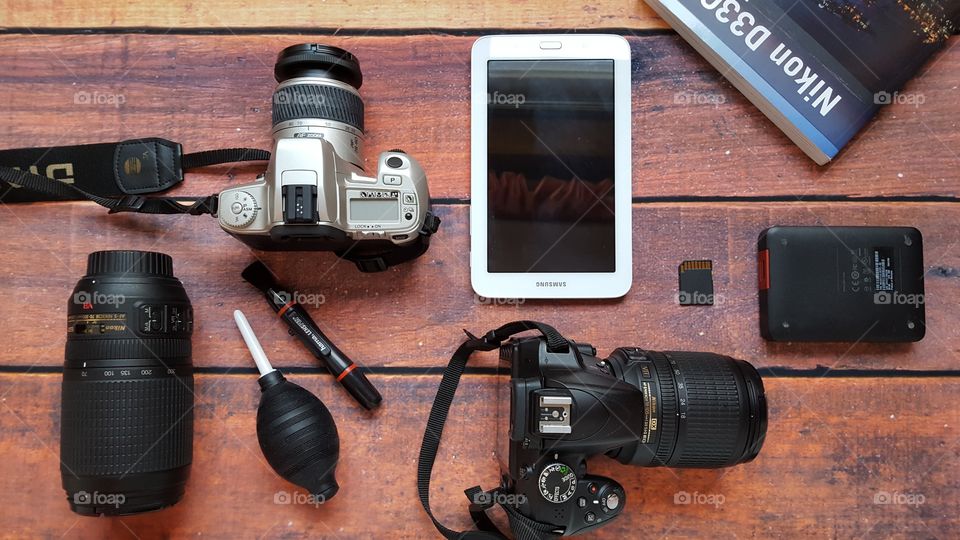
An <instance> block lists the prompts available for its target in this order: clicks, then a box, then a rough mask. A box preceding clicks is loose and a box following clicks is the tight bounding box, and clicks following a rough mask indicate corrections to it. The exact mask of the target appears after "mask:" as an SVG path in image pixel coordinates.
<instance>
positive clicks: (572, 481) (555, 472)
mask: <svg viewBox="0 0 960 540" xmlns="http://www.w3.org/2000/svg"><path fill="white" fill-rule="evenodd" d="M537 487H538V488H540V495H542V496H543V498H544V499H546V500H547V501H548V502H551V503H554V504H562V503H565V502H567V501H569V500H570V499H571V498H573V494H574V493H576V491H577V473H575V472H574V471H573V469H571V468H570V467H568V466H566V465H564V464H563V463H551V464H549V465H547V466H546V467H544V468H543V470H542V471H540V479H539V481H538V482H537Z"/></svg>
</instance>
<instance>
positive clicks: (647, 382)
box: [609, 348, 767, 468]
mask: <svg viewBox="0 0 960 540" xmlns="http://www.w3.org/2000/svg"><path fill="white" fill-rule="evenodd" d="M609 361H610V364H611V366H612V367H613V370H614V373H615V375H616V376H617V377H619V378H621V379H622V380H624V381H625V382H627V383H629V384H632V385H634V386H636V387H637V388H639V389H640V390H641V392H642V394H643V400H644V401H643V404H642V406H643V407H644V415H643V418H644V420H643V421H644V425H643V426H637V428H638V433H639V436H638V441H637V442H636V443H635V444H632V445H628V446H624V447H622V448H620V449H618V450H616V451H614V452H612V453H610V455H611V457H615V458H617V459H618V460H619V461H620V462H622V463H627V464H633V465H640V466H645V467H664V466H665V467H693V468H716V467H727V466H730V465H736V464H738V463H745V462H747V461H750V460H752V459H753V458H755V457H756V456H757V453H759V452H760V447H761V446H762V445H763V440H764V438H765V436H766V431H767V402H766V397H765V395H764V390H763V381H762V380H761V379H760V375H759V374H758V373H757V370H756V369H755V368H754V367H753V366H752V365H750V364H749V363H747V362H744V361H742V360H736V359H733V358H730V357H728V356H721V355H717V354H711V353H697V352H655V351H644V350H641V349H636V348H621V349H617V350H616V351H614V353H613V354H611V356H610V358H609Z"/></svg>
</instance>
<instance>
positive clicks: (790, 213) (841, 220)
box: [0, 202, 960, 370]
mask: <svg viewBox="0 0 960 540" xmlns="http://www.w3.org/2000/svg"><path fill="white" fill-rule="evenodd" d="M42 209H46V210H47V212H54V211H56V212H62V214H58V215H62V219H58V220H53V221H51V219H50V214H48V213H47V212H44V211H43V210H42ZM3 210H4V211H5V213H6V216H4V218H3V223H5V224H7V226H8V227H10V228H11V230H14V231H16V232H17V233H18V234H15V235H3V236H2V237H0V251H2V252H4V253H16V252H18V246H22V245H23V244H24V242H29V243H31V244H32V245H34V246H36V248H35V249H34V250H33V251H32V253H31V254H30V256H28V257H12V258H10V259H9V260H8V261H7V262H6V264H5V270H6V272H7V274H6V275H5V276H4V278H5V279H4V290H5V291H7V296H8V297H9V298H12V299H13V301H7V302H2V303H0V320H3V321H17V320H20V321H35V324H15V325H10V327H9V329H8V330H7V335H8V336H10V338H12V340H13V342H15V343H18V346H17V347H16V348H7V349H5V350H2V351H0V365H16V366H21V367H23V366H33V365H36V366H55V365H58V364H60V363H62V361H63V342H64V339H65V336H66V334H65V324H64V319H65V313H66V306H67V303H68V302H70V301H71V291H72V289H73V286H74V285H75V284H76V281H77V280H78V279H79V278H80V276H82V275H83V273H84V271H85V268H86V254H87V253H89V252H91V251H96V250H97V249H118V248H136V249H153V250H159V251H163V252H165V253H168V254H170V255H171V256H172V257H173V258H174V261H175V272H176V274H177V275H178V277H180V279H181V280H182V281H183V282H184V284H185V287H186V289H187V292H188V293H189V295H190V297H191V299H192V301H193V304H194V308H195V311H196V314H197V320H198V322H197V327H196V331H195V334H194V339H193V343H194V362H195V363H196V365H198V366H230V367H250V366H251V363H250V358H249V355H248V353H247V352H246V348H245V346H244V344H243V340H242V339H240V334H239V333H238V332H237V330H236V328H235V326H234V323H233V318H232V315H231V313H232V312H233V310H234V309H238V308H239V309H242V310H243V311H244V312H245V313H246V314H247V315H248V316H249V317H250V320H251V324H252V325H253V327H254V328H255V329H256V330H257V331H258V332H259V333H260V335H261V341H262V342H263V344H264V347H265V348H266V350H267V352H268V354H270V356H271V358H273V360H274V362H275V363H277V364H278V365H280V366H297V367H310V366H317V362H316V360H315V359H314V358H313V357H312V356H310V355H309V354H308V353H307V352H306V350H305V349H303V347H302V346H301V345H300V344H299V343H298V342H297V341H296V340H294V339H292V338H290V337H289V336H288V335H287V334H286V327H285V326H284V325H283V323H281V322H280V321H279V320H277V318H276V317H275V316H274V315H273V311H272V310H270V308H269V307H268V306H267V304H266V301H265V300H264V299H263V298H262V297H261V296H260V294H259V293H258V292H257V291H256V289H254V288H253V287H251V286H250V285H248V284H247V283H246V282H244V281H243V280H242V279H241V278H240V272H241V271H242V270H243V268H244V267H245V266H246V265H247V264H249V263H250V262H252V261H253V260H255V259H254V256H253V255H252V254H251V253H250V252H249V251H248V250H247V249H246V248H245V247H244V246H243V245H242V244H241V243H240V242H239V241H238V240H235V239H233V238H231V237H230V236H228V235H227V234H226V233H224V232H222V231H221V230H220V229H219V227H218V225H217V224H216V221H215V220H213V219H212V218H209V217H177V216H129V215H107V214H106V212H105V211H104V210H102V209H101V208H99V207H97V206H95V205H93V204H92V203H68V204H55V203H54V204H42V205H39V204H38V205H30V206H23V205H20V206H17V205H6V206H5V207H3ZM436 210H437V213H438V214H439V216H440V217H441V219H442V220H443V224H442V226H441V230H440V232H439V233H438V234H437V235H436V236H435V237H434V239H433V241H432V243H431V248H430V251H429V252H428V253H427V254H426V255H425V256H424V257H422V258H420V259H418V260H416V261H414V262H412V263H410V264H407V265H404V266H401V267H395V268H393V269H391V270H389V271H388V272H386V273H384V274H360V273H359V272H357V270H356V269H355V268H354V267H353V265H352V264H351V263H347V262H341V261H338V260H337V259H336V258H335V257H334V256H332V255H331V254H329V253H259V254H258V255H259V257H260V258H261V259H263V260H264V261H266V262H267V263H268V265H269V266H270V267H271V268H273V269H274V270H275V271H276V273H277V275H278V277H279V278H281V279H282V280H284V281H285V283H284V285H285V286H287V287H288V288H291V289H293V290H294V291H295V292H296V293H297V294H298V295H299V296H300V297H301V299H302V300H303V301H304V303H305V304H309V303H311V302H313V305H311V306H310V311H311V313H312V314H313V315H314V318H315V319H316V320H317V322H318V323H319V324H320V327H321V329H322V330H323V331H324V332H326V333H327V334H328V335H329V336H330V337H331V339H333V340H335V341H336V342H337V343H338V344H339V345H340V347H341V348H342V349H343V350H344V351H345V352H347V354H349V355H351V356H352V357H353V359H354V360H355V361H357V362H358V363H361V364H363V365H366V366H369V367H412V366H415V367H431V366H439V365H444V364H445V363H446V359H448V358H449V355H450V354H451V353H452V352H453V350H454V349H455V348H456V346H457V344H458V343H459V342H460V341H461V340H462V338H463V334H462V332H461V331H460V329H461V328H467V329H470V330H472V331H476V332H485V331H487V330H490V329H492V328H495V327H497V326H499V325H501V324H503V323H505V322H508V321H510V320H514V319H521V318H528V319H534V320H543V321H545V322H552V323H553V324H555V325H556V326H557V327H558V329H560V330H561V331H563V332H564V333H566V334H567V335H568V337H570V338H571V339H577V340H580V341H590V342H592V343H593V344H594V345H596V346H597V347H598V348H600V350H602V351H609V350H611V349H613V348H615V347H619V346H628V345H636V346H642V347H647V348H651V349H659V350H690V349H693V350H711V351H715V352H721V353H724V354H729V355H733V356H737V357H740V358H744V359H746V360H749V361H751V362H755V363H757V364H758V365H762V366H775V367H792V368H798V369H815V368H817V367H818V366H821V367H828V368H850V369H907V370H932V369H936V370H944V369H953V368H955V367H956V360H957V353H958V351H960V311H958V310H957V309H956V306H957V305H958V303H960V287H958V283H960V273H958V271H957V269H958V268H960V249H958V242H960V239H958V238H957V236H956V230H955V228H956V223H957V218H958V217H960V208H958V206H957V205H956V204H953V203H898V204H885V203H852V202H851V203H767V204H758V203H738V204H732V203H727V204H723V205H717V204H707V203H651V204H637V205H634V276H635V278H634V285H633V288H632V289H631V291H630V293H628V294H627V296H626V297H625V298H624V299H622V300H612V301H564V302H556V301H553V302H550V301H522V300H516V301H515V300H491V299H485V298H482V297H477V296H476V295H475V294H474V293H473V292H472V290H471V288H470V272H469V249H470V245H469V230H468V215H467V214H468V210H469V207H468V206H467V205H462V204H458V205H438V206H437V207H436ZM816 224H826V225H837V224H846V225H866V224H871V225H911V226H916V227H918V228H919V229H920V230H921V231H922V232H923V234H924V251H925V254H926V261H925V262H926V266H927V272H926V279H925V286H926V294H927V305H926V310H927V326H928V332H927V337H926V339H924V340H922V341H920V342H919V343H915V344H901V345H889V344H886V345H882V344H863V343H861V344H857V345H854V346H851V345H850V344H844V343H837V344H790V345H787V344H782V343H781V344H772V343H767V342H765V341H764V340H763V339H761V338H760V335H759V322H758V315H757V286H756V282H757V277H756V276H757V269H756V266H757V265H756V240H757V235H758V234H759V233H760V231H762V230H763V229H765V228H767V227H770V226H773V225H816ZM688 259H711V260H713V261H714V287H715V291H716V294H717V305H715V306H713V307H681V306H679V305H677V300H676V295H677V293H678V290H677V266H678V265H679V264H680V262H681V261H684V260H688ZM38 269H46V270H45V271H38ZM611 317H616V319H617V320H618V321H619V323H618V324H616V325H611V324H610V323H609V321H610V318H611Z"/></svg>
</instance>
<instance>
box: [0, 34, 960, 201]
mask: <svg viewBox="0 0 960 540" xmlns="http://www.w3.org/2000/svg"><path fill="white" fill-rule="evenodd" d="M475 39H476V36H470V37H455V36H441V35H414V36H386V37H365V36H348V37H339V36H334V37H329V36H316V35H307V36H299V35H298V36H290V35H274V36H219V35H217V36H194V35H161V36H145V35H120V36H114V35H107V36H104V35H94V36H74V35H71V36H29V37H24V36H3V35H0V50H3V51H5V53H4V54H3V55H0V91H2V92H3V93H4V95H5V96H6V102H5V103H4V107H3V108H2V110H0V120H2V122H0V143H2V144H3V145H4V146H5V147H7V148H16V147H18V146H23V145H25V144H26V145H50V146H53V145H58V144H59V145H63V144H80V143H86V142H101V141H106V140H120V139H125V138H137V137H148V136H158V135H162V136H164V137H166V138H169V139H172V140H175V141H177V142H180V143H182V144H183V145H184V148H185V150H186V151H188V152H190V151H197V150H206V149H210V148H223V147H233V146H253V147H259V148H268V149H269V148H270V143H271V138H270V99H271V96H272V93H273V89H274V86H275V84H276V83H275V81H274V80H273V63H274V60H275V58H276V54H277V52H279V51H280V49H282V48H283V47H285V46H287V45H291V44H294V43H299V42H301V41H305V40H319V41H323V42H329V43H332V44H335V45H338V46H341V47H345V48H347V49H349V50H351V51H352V52H354V53H355V54H356V55H357V56H358V58H359V59H360V62H361V67H362V69H363V72H364V75H365V77H364V84H363V86H362V87H361V93H362V94H363V97H364V102H365V104H366V127H367V135H368V136H367V141H366V154H365V155H366V161H367V163H368V164H369V165H370V166H375V164H376V159H377V154H378V153H379V152H382V151H385V150H388V149H390V148H396V147H401V148H403V149H404V150H405V151H407V152H408V153H410V154H411V155H413V156H416V158H417V159H418V160H419V161H420V162H421V164H422V165H423V168H424V170H425V171H426V173H427V176H428V178H429V180H430V190H431V195H432V196H433V197H439V198H456V199H466V198H467V197H469V186H470V182H469V171H470V159H469V150H470V130H469V126H470V119H469V111H470V106H469V103H470V80H469V79H470V69H469V67H470V46H471V44H472V43H473V41H474V40H475ZM628 39H629V40H630V42H631V45H632V49H633V88H634V89H633V118H634V127H633V141H634V151H633V170H634V183H633V193H634V196H636V197H643V198H645V199H652V200H662V199H664V198H667V199H678V198H698V197H699V198H703V197H706V198H725V197H744V198H769V197H776V198H780V199H784V200H790V201H794V200H797V199H804V200H811V199H816V198H820V197H834V198H836V197H878V196H884V197H892V196H909V197H921V198H923V197H931V196H933V197H948V198H955V197H957V195H958V186H957V182H956V181H955V180H956V176H957V166H958V163H960V150H958V149H960V130H958V129H957V103H958V101H960V99H958V90H957V89H956V87H957V85H958V84H960V78H958V77H960V75H958V74H960V47H954V46H953V45H955V44H956V43H958V42H960V38H953V40H952V41H951V44H950V45H951V46H950V47H947V48H946V49H945V51H944V52H943V53H941V54H940V55H939V56H937V57H936V58H934V59H933V60H932V61H931V63H930V65H929V67H928V69H927V71H925V72H924V73H923V74H922V75H921V76H920V77H918V78H916V79H914V80H913V81H911V83H910V85H909V86H908V88H907V89H906V90H905V91H908V92H912V93H916V94H920V95H923V96H924V102H923V104H922V105H920V106H913V105H906V104H896V105H892V106H890V107H887V108H884V109H883V110H882V111H881V112H880V114H879V116H878V118H877V119H876V120H875V121H874V122H873V123H871V124H868V125H867V126H866V127H865V128H864V130H863V131H862V132H861V133H860V134H859V135H858V136H857V137H856V138H855V139H854V140H853V141H852V142H851V143H850V145H849V146H848V147H847V149H846V150H845V151H844V152H843V154H841V156H840V157H839V158H838V159H837V160H836V161H835V162H834V163H833V164H831V165H829V166H827V167H818V166H817V165H816V164H815V163H814V162H813V161H811V160H810V159H809V158H807V157H806V156H805V155H804V154H803V152H801V151H800V150H799V149H798V148H797V147H796V146H795V145H794V144H793V143H792V142H790V140H789V139H787V138H786V136H784V135H783V134H782V133H780V131H779V129H777V127H776V126H775V125H774V124H773V123H772V122H770V121H769V120H767V118H766V117H765V116H763V114H762V113H760V112H759V110H757V108H756V107H754V106H753V105H752V104H750V102H748V101H747V100H746V99H745V98H744V97H743V96H742V95H741V94H740V93H739V92H738V91H737V90H736V89H735V88H733V87H732V86H730V85H729V84H728V83H727V82H726V81H725V80H724V79H723V78H722V77H721V76H720V75H719V74H718V73H717V72H716V71H715V70H714V69H713V68H712V67H710V65H709V64H707V63H706V62H705V61H704V60H702V59H701V58H700V57H699V55H697V53H696V52H695V51H693V49H691V48H690V47H689V46H688V45H686V43H685V42H683V41H682V40H681V39H680V38H679V37H677V36H675V35H643V36H637V37H631V36H628ZM98 101H99V102H100V103H101V104H97V102H98ZM121 101H122V103H121ZM78 102H79V103H78ZM254 171H255V169H253V168H250V167H245V168H241V169H236V170H232V171H231V173H232V174H231V175H230V176H229V178H224V176H223V172H224V169H220V170H217V171H211V174H206V175H197V174H192V175H188V180H187V182H185V185H184V186H183V187H182V188H181V189H180V190H179V191H178V193H179V194H198V193H199V194H206V193H212V192H215V191H217V190H219V189H221V188H222V187H223V185H224V184H225V182H240V181H246V180H248V179H249V178H251V177H252V176H253V175H254Z"/></svg>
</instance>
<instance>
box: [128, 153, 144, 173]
mask: <svg viewBox="0 0 960 540" xmlns="http://www.w3.org/2000/svg"><path fill="white" fill-rule="evenodd" d="M142 169H143V162H142V161H140V158H138V157H136V156H134V157H128V158H127V159H126V161H124V162H123V172H125V173H127V174H129V175H134V174H140V171H141V170H142Z"/></svg>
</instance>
